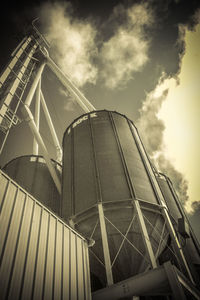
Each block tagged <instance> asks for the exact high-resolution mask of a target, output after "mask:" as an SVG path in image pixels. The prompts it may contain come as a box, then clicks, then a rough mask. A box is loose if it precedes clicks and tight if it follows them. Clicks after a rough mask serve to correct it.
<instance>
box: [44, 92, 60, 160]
mask: <svg viewBox="0 0 200 300" xmlns="http://www.w3.org/2000/svg"><path fill="white" fill-rule="evenodd" d="M40 94H41V103H42V108H43V111H44V114H45V117H46V120H47V123H48V126H49V129H50V133H51V136H52V139H53V142H54V145H55V147H56V160H58V161H59V162H61V161H62V148H61V146H60V143H59V140H58V137H57V134H56V131H55V128H54V126H53V122H52V120H51V116H50V113H49V110H48V108H47V105H46V101H45V99H44V95H43V93H42V91H41V90H40Z"/></svg>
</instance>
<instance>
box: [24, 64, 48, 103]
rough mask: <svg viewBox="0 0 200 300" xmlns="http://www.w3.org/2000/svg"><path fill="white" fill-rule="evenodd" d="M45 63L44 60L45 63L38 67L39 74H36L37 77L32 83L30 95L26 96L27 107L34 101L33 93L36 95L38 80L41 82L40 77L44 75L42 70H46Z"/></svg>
mask: <svg viewBox="0 0 200 300" xmlns="http://www.w3.org/2000/svg"><path fill="white" fill-rule="evenodd" d="M45 64H46V62H43V63H42V64H41V65H40V67H39V69H38V71H37V74H36V76H35V79H34V80H33V83H32V85H31V88H30V90H29V93H28V95H27V97H26V101H25V105H26V106H27V107H29V106H30V105H31V102H32V99H33V95H34V93H35V90H36V88H37V85H38V82H39V80H40V78H41V75H42V72H43V70H44V67H45Z"/></svg>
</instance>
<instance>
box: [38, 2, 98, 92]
mask: <svg viewBox="0 0 200 300" xmlns="http://www.w3.org/2000/svg"><path fill="white" fill-rule="evenodd" d="M70 11H71V8H70V7H69V5H66V4H65V5H64V4H62V5H61V4H60V3H57V4H45V5H44V6H43V8H42V11H41V14H42V15H43V18H45V23H46V28H47V29H46V30H47V31H46V38H47V40H48V41H49V43H50V45H51V50H50V51H51V52H50V53H51V55H52V56H53V58H54V59H55V61H56V62H57V63H58V64H59V66H60V68H61V69H62V70H63V71H64V72H65V73H67V74H69V75H70V77H71V78H72V80H73V81H74V82H75V83H76V84H77V85H78V86H82V85H84V84H85V83H86V82H92V83H94V82H95V81H96V76H97V69H96V67H95V66H94V64H93V63H92V58H93V56H94V55H96V46H95V36H96V31H95V29H94V28H93V27H92V25H91V24H90V23H88V22H83V21H80V20H78V19H75V18H73V17H72V16H71V15H70Z"/></svg>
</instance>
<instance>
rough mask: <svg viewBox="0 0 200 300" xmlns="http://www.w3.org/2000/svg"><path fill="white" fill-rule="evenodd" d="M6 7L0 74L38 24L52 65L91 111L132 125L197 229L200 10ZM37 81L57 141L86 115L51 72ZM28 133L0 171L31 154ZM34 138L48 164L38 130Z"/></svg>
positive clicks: (20, 134)
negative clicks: (28, 31)
mask: <svg viewBox="0 0 200 300" xmlns="http://www.w3.org/2000/svg"><path fill="white" fill-rule="evenodd" d="M5 5H7V7H6V6H5V9H4V10H1V18H0V19H1V20H0V23H1V24H0V25H1V37H2V44H1V48H0V51H1V55H0V69H1V70H2V69H3V67H4V66H5V64H6V63H7V62H8V60H9V55H10V53H11V52H12V50H13V49H14V48H15V47H16V45H17V43H19V42H20V41H21V39H22V38H23V37H24V35H25V31H26V29H27V28H28V26H29V25H30V24H31V21H32V20H33V19H35V18H36V17H39V20H38V21H37V23H36V24H37V26H38V27H39V28H40V30H41V32H42V33H43V34H44V35H45V37H46V38H47V39H48V41H49V43H50V44H51V48H50V49H49V52H50V55H51V57H52V58H53V59H54V60H55V62H56V63H57V64H58V65H59V66H60V68H61V69H62V70H63V71H64V72H65V73H67V74H69V76H70V77H71V78H72V80H73V81H74V82H75V84H76V85H77V86H78V87H79V88H80V90H81V91H82V92H83V93H84V94H85V96H86V97H87V98H88V100H89V101H91V103H92V104H93V105H94V106H95V107H96V109H110V110H116V111H118V112H120V113H123V114H125V115H127V117H129V118H130V119H131V120H133V122H134V123H135V125H136V126H137V128H138V130H139V133H140V135H141V137H142V140H143V143H144V145H145V148H146V150H147V152H148V154H149V156H150V157H151V159H152V162H153V163H154V164H155V166H156V167H157V168H158V170H160V171H162V172H164V173H165V174H167V175H168V176H169V177H170V179H171V180H172V182H173V184H174V187H175V189H176V191H177V193H178V195H179V197H180V199H181V201H182V203H183V204H184V206H185V209H186V210H187V212H188V213H189V214H190V215H192V218H193V219H192V221H193V222H194V224H195V225H196V224H197V219H198V217H199V214H200V187H199V183H198V173H199V166H200V157H199V153H200V138H199V129H200V118H199V115H200V96H199V95H200V84H199V78H200V10H199V9H200V2H199V1H195V0H193V1H187V0H182V1H181V0H176V1H175V0H165V1H164V0H163V1H162V0H161V1H160V0H150V1H129V0H127V1H125V0H124V1H120V0H110V1H91V0H84V1H83V0H82V1H81V0H73V1H27V2H23V1H16V2H15V1H13V2H12V6H10V3H7V4H5ZM10 7H11V8H10ZM43 77H44V78H43V81H42V89H43V92H44V95H45V98H46V100H47V104H48V106H49V110H50V112H52V114H53V122H54V123H55V127H56V129H57V132H58V136H59V139H60V141H61V142H62V136H63V133H64V131H65V129H66V127H67V126H68V125H69V124H70V122H72V121H73V119H74V118H76V117H78V116H79V115H81V114H82V113H83V112H82V110H81V109H80V108H79V107H78V106H77V104H76V103H75V102H74V100H73V98H72V97H71V96H70V95H69V93H68V92H67V91H66V90H65V89H64V88H63V87H62V86H61V84H60V83H59V82H58V81H57V80H56V78H55V76H54V75H53V74H51V73H50V72H49V70H45V72H44V76H43ZM42 118H43V115H42ZM25 125H26V124H24V123H23V122H22V123H21V124H20V125H19V126H18V128H14V129H13V132H12V133H11V135H10V138H9V140H8V143H7V150H6V151H5V152H4V153H3V155H2V158H1V161H0V163H1V164H2V165H3V164H5V163H6V162H7V161H9V160H10V159H12V158H14V157H16V156H18V155H24V154H30V153H31V151H32V141H31V137H30V134H29V130H28V129H27V128H26V126H25ZM41 133H42V134H43V136H44V139H45V141H46V143H47V146H48V148H49V150H50V152H51V153H52V156H54V152H53V150H52V143H51V141H50V137H49V136H48V135H46V129H45V124H44V122H42V123H41ZM25 137H26V138H25ZM13 142H14V143H15V147H14V148H13V147H12V146H11V145H13ZM22 145H23V147H22ZM196 227H197V225H196Z"/></svg>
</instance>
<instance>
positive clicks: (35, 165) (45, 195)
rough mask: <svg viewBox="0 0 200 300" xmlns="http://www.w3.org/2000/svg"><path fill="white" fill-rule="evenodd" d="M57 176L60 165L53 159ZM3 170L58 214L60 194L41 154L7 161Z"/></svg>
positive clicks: (60, 170) (59, 173)
mask: <svg viewBox="0 0 200 300" xmlns="http://www.w3.org/2000/svg"><path fill="white" fill-rule="evenodd" d="M52 162H53V164H54V166H55V169H56V171H57V174H58V176H59V177H60V178H61V173H62V169H61V165H60V164H59V163H57V162H56V161H53V160H52ZM3 170H4V171H5V172H6V173H7V174H8V176H10V177H11V178H12V179H14V180H15V181H16V182H17V183H18V184H19V185H20V186H22V187H23V188H24V189H25V190H26V191H27V192H28V193H30V194H31V195H33V196H34V197H35V198H36V199H38V200H39V201H41V203H43V204H44V205H46V206H48V208H50V209H51V210H53V211H54V212H55V213H57V214H60V204H61V201H60V195H59V193H58V191H57V188H56V186H55V184H54V182H53V179H52V177H51V175H50V173H49V170H48V168H47V165H46V162H45V160H44V158H43V157H42V156H36V155H26V156H20V157H17V158H15V159H13V160H11V161H10V162H8V163H7V164H6V165H5V166H4V168H3Z"/></svg>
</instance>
